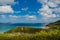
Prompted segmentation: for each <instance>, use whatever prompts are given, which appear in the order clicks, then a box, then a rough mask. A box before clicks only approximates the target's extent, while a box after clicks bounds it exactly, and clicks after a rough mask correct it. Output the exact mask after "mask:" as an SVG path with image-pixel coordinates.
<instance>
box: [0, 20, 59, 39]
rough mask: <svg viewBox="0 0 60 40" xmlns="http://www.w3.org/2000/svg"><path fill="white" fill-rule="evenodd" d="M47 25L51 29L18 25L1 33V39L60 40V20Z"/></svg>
mask: <svg viewBox="0 0 60 40" xmlns="http://www.w3.org/2000/svg"><path fill="white" fill-rule="evenodd" d="M47 26H48V27H50V29H37V28H35V29H34V28H28V27H16V28H13V29H12V30H9V31H7V32H5V33H4V34H0V40H60V21H57V22H54V23H50V24H48V25H47Z"/></svg>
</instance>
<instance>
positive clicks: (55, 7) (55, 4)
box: [38, 0, 60, 19]
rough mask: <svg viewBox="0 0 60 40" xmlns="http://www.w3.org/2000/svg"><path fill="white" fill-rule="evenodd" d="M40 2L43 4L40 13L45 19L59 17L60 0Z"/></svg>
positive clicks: (41, 0) (43, 0)
mask: <svg viewBox="0 0 60 40" xmlns="http://www.w3.org/2000/svg"><path fill="white" fill-rule="evenodd" d="M38 2H40V3H42V8H40V9H39V11H38V13H39V14H40V15H42V16H43V18H45V19H51V18H56V17H59V15H60V14H59V13H60V6H59V4H60V0H38ZM50 7H51V8H50ZM53 12H56V13H53Z"/></svg>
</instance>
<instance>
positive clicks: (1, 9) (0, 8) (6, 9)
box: [0, 6, 14, 13]
mask: <svg viewBox="0 0 60 40" xmlns="http://www.w3.org/2000/svg"><path fill="white" fill-rule="evenodd" d="M13 12H14V10H13V9H12V8H11V6H0V13H13Z"/></svg>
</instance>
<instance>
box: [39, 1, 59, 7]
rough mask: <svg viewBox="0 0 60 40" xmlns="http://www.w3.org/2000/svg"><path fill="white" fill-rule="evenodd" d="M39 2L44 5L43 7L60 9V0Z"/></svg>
mask: <svg viewBox="0 0 60 40" xmlns="http://www.w3.org/2000/svg"><path fill="white" fill-rule="evenodd" d="M38 2H40V3H42V4H43V5H45V4H47V5H48V6H50V7H58V5H59V4H60V0H38Z"/></svg>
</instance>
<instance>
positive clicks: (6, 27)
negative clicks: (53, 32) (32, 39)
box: [0, 24, 44, 33]
mask: <svg viewBox="0 0 60 40" xmlns="http://www.w3.org/2000/svg"><path fill="white" fill-rule="evenodd" d="M16 26H20V27H21V25H6V24H3V25H0V33H3V32H6V31H8V30H11V29H12V28H15V27H16ZM23 26H24V25H23ZM28 27H30V28H42V27H44V26H43V25H36V26H28Z"/></svg>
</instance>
